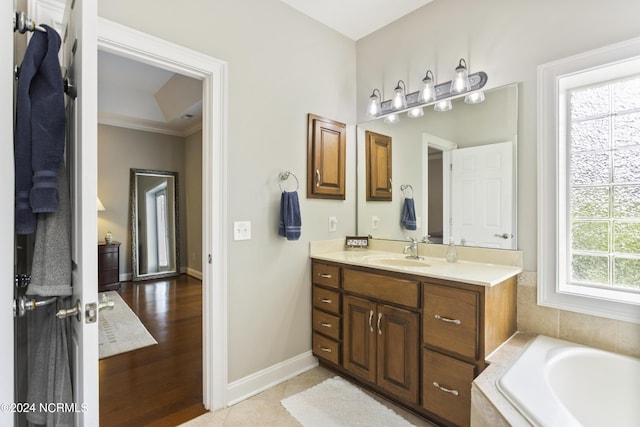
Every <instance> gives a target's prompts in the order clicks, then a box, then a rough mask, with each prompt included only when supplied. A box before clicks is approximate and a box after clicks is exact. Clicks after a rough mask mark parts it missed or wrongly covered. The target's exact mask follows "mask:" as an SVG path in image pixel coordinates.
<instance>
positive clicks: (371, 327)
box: [369, 310, 373, 332]
mask: <svg viewBox="0 0 640 427" xmlns="http://www.w3.org/2000/svg"><path fill="white" fill-rule="evenodd" d="M371 320H373V310H369V332H373V324H372V323H371Z"/></svg>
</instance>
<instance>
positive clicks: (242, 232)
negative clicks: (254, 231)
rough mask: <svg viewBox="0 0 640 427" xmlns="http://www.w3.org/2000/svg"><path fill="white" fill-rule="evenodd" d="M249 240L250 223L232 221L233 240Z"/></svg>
mask: <svg viewBox="0 0 640 427" xmlns="http://www.w3.org/2000/svg"><path fill="white" fill-rule="evenodd" d="M249 239H251V221H234V223H233V240H249Z"/></svg>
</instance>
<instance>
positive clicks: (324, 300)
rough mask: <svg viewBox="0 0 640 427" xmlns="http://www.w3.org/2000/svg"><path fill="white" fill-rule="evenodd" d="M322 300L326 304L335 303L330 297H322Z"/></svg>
mask: <svg viewBox="0 0 640 427" xmlns="http://www.w3.org/2000/svg"><path fill="white" fill-rule="evenodd" d="M320 302H323V303H325V304H333V300H331V299H329V298H320Z"/></svg>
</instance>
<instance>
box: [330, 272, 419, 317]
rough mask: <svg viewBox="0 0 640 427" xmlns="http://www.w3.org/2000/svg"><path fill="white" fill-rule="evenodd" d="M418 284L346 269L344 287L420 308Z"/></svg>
mask: <svg viewBox="0 0 640 427" xmlns="http://www.w3.org/2000/svg"><path fill="white" fill-rule="evenodd" d="M418 284H419V283H418V282H414V281H412V280H404V279H397V278H395V277H390V276H385V275H382V274H375V273H365V272H363V271H356V270H350V269H345V270H344V276H343V278H342V287H343V288H344V290H345V291H350V292H353V293H356V294H360V295H365V296H368V297H371V298H375V299H379V300H383V301H387V302H391V303H396V304H400V305H404V306H407V307H415V308H418V289H419V287H418Z"/></svg>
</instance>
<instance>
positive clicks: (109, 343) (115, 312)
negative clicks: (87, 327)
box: [98, 291, 158, 359]
mask: <svg viewBox="0 0 640 427" xmlns="http://www.w3.org/2000/svg"><path fill="white" fill-rule="evenodd" d="M104 294H105V295H106V297H107V298H108V299H109V300H112V301H113V302H114V305H113V309H111V310H107V309H105V310H101V311H100V313H99V314H98V316H99V319H100V323H99V327H98V330H99V357H100V359H103V358H105V357H109V356H114V355H116V354H120V353H125V352H127V351H131V350H136V349H138V348H142V347H147V346H150V345H154V344H158V341H156V340H155V338H153V337H152V336H151V334H150V333H149V331H147V329H146V328H145V327H144V325H143V324H142V322H141V321H140V319H139V318H138V316H136V314H135V313H134V312H133V311H131V309H130V308H129V306H128V305H127V303H126V302H124V300H123V299H122V298H121V297H120V295H118V293H117V292H116V291H108V292H104ZM101 296H102V293H101Z"/></svg>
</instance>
